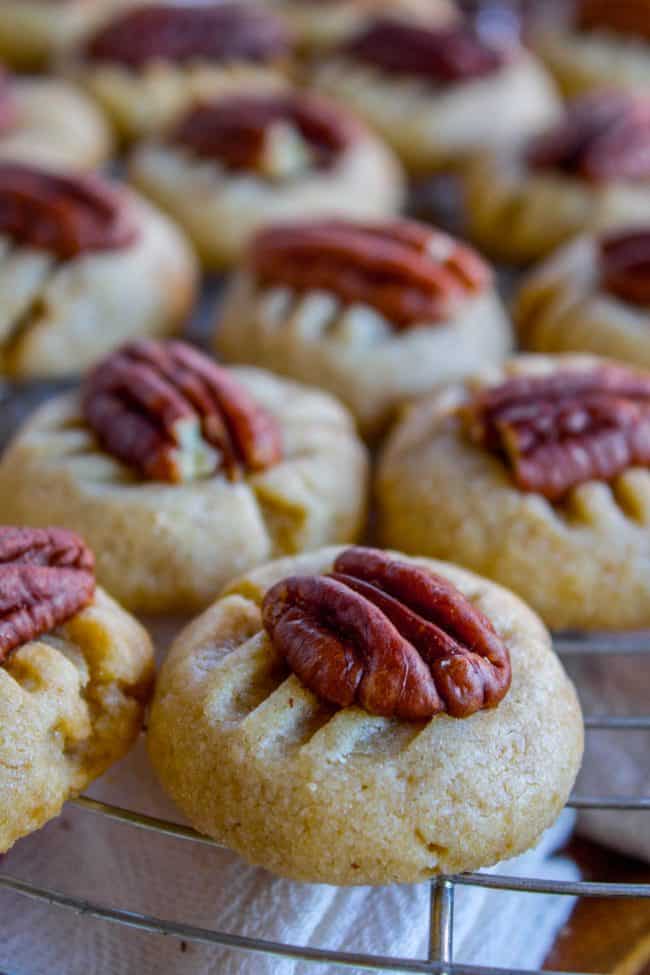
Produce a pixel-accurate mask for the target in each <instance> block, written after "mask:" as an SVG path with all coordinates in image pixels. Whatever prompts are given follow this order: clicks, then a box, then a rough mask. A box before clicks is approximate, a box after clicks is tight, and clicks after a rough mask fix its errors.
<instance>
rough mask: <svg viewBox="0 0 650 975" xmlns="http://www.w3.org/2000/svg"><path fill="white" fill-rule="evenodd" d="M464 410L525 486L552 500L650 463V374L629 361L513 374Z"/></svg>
mask: <svg viewBox="0 0 650 975" xmlns="http://www.w3.org/2000/svg"><path fill="white" fill-rule="evenodd" d="M463 416H464V419H465V424H466V430H467V433H468V435H469V437H470V439H471V440H472V441H473V442H474V443H476V444H479V445H480V446H482V447H485V448H486V449H488V450H490V451H492V452H494V453H495V454H497V455H498V456H499V457H500V458H501V459H502V460H504V461H505V462H506V464H508V466H509V467H510V469H511V471H512V473H513V476H514V479H515V482H516V484H517V485H518V487H519V488H521V490H522V491H529V492H532V493H535V494H541V495H544V496H545V497H546V498H548V499H549V500H550V501H560V500H561V499H562V498H563V497H564V496H565V495H566V494H567V492H568V491H570V490H571V489H572V488H574V487H577V486H578V485H580V484H584V483H586V482H587V481H594V480H596V481H610V480H612V479H613V478H614V477H617V476H618V475H619V474H622V473H623V472H624V471H626V470H627V469H628V468H629V467H632V466H643V467H647V466H648V465H650V374H646V373H637V372H634V371H633V370H631V369H627V368H625V367H624V366H615V365H605V366H598V367H595V368H592V369H586V370H583V371H579V372H578V371H567V370H559V371H558V372H556V373H553V374H552V375H550V376H542V377H539V376H521V377H518V378H515V379H511V380H508V381H506V382H505V383H503V384H502V385H500V386H495V387H492V388H489V389H487V390H486V391H484V392H481V393H479V394H478V395H477V396H476V397H474V399H473V400H472V401H470V403H469V404H468V405H467V406H465V407H464V408H463Z"/></svg>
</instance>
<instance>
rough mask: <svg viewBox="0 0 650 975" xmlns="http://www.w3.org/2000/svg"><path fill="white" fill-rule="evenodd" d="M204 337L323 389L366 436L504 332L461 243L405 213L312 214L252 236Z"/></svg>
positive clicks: (227, 353) (493, 345) (498, 352)
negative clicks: (344, 217)
mask: <svg viewBox="0 0 650 975" xmlns="http://www.w3.org/2000/svg"><path fill="white" fill-rule="evenodd" d="M215 346H216V348H217V350H218V352H219V354H220V355H221V356H222V357H223V358H225V359H226V360H227V361H230V362H251V363H255V364H256V365H260V366H265V367H267V368H269V369H273V370H274V371H275V372H279V373H283V374H285V375H287V376H291V377H293V378H295V379H300V380H301V381H303V382H309V383H314V385H318V386H322V387H323V388H324V389H328V390H329V391H330V392H332V393H335V394H336V395H337V396H339V397H340V398H341V399H342V400H343V402H344V403H346V404H347V405H348V406H349V407H350V409H351V410H352V412H353V414H354V415H355V417H356V418H357V420H358V422H359V424H360V426H361V429H362V431H363V432H364V433H365V434H367V435H368V436H369V437H374V436H376V435H377V434H378V433H380V432H381V431H382V430H383V428H384V427H385V426H386V424H387V423H388V422H389V420H390V419H391V416H392V414H393V412H394V410H395V408H396V407H397V406H398V405H399V404H400V403H402V402H403V401H404V400H406V399H409V398H411V397H413V396H417V395H418V394H421V393H423V392H427V391H429V390H430V389H432V388H433V387H434V386H435V385H436V384H438V383H440V382H442V381H444V380H448V379H450V378H456V377H458V376H461V375H465V374H467V373H468V372H471V371H473V370H475V369H478V368H479V367H480V365H481V364H482V363H486V362H487V363H490V362H494V363H496V362H500V361H501V360H502V359H503V358H504V357H505V356H506V355H507V354H508V352H509V350H510V347H511V332H510V325H509V322H508V319H507V317H506V315H505V312H504V310H503V308H502V306H501V302H500V300H499V298H498V296H497V294H496V291H495V289H494V285H493V281H492V274H491V271H490V269H489V268H488V267H487V265H486V264H484V262H483V261H482V260H481V258H480V257H479V256H478V254H476V253H475V252H474V251H472V250H471V249H470V248H468V247H465V246H463V245H462V244H460V243H459V242H458V241H456V240H454V239H453V238H451V237H448V236H447V235H446V234H443V233H440V232H439V231H437V230H434V229H432V228H430V227H426V226H424V225H423V224H419V223H415V222H413V221H407V220H393V221H386V222H385V223H376V224H362V223H354V222H345V221H340V220H329V221H325V220H323V221H319V222H312V223H310V224H285V225H281V224H279V225H275V226H271V227H269V228H267V229H265V230H262V231H261V232H260V233H259V234H258V236H257V237H256V238H255V240H254V241H253V243H252V245H251V247H250V249H249V252H248V256H247V259H246V261H245V263H244V266H243V268H242V270H241V271H240V272H239V274H238V275H237V277H236V278H235V280H234V281H233V283H232V285H231V287H230V290H229V292H228V293H227V294H226V298H225V302H224V304H223V306H222V310H221V313H220V320H219V322H218V324H217V328H216V332H215Z"/></svg>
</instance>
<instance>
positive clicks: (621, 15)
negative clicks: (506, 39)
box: [533, 0, 650, 95]
mask: <svg viewBox="0 0 650 975" xmlns="http://www.w3.org/2000/svg"><path fill="white" fill-rule="evenodd" d="M533 43H534V46H535V47H536V49H537V50H538V52H539V53H540V55H541V56H542V58H543V59H544V61H545V62H546V64H547V65H548V67H549V69H550V70H551V71H552V73H553V74H554V76H555V77H556V79H557V81H558V83H559V85H560V86H561V88H562V90H563V92H564V93H565V94H566V95H577V94H581V93H582V92H587V91H593V90H594V89H601V88H612V87H615V88H625V89H628V90H631V91H636V92H639V93H645V94H648V91H649V90H650V2H648V0H571V2H570V4H569V16H568V17H567V18H565V19H564V22H560V23H559V24H556V25H553V26H550V27H549V28H548V29H546V30H543V31H541V32H540V33H538V34H537V35H536V37H534V39H533Z"/></svg>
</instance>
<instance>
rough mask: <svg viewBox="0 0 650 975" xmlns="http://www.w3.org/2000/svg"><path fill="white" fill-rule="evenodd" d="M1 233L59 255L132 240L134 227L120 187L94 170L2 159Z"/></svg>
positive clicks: (113, 247)
mask: <svg viewBox="0 0 650 975" xmlns="http://www.w3.org/2000/svg"><path fill="white" fill-rule="evenodd" d="M0 234H6V235H7V236H8V237H11V239H12V240H14V241H15V242H16V243H17V244H23V245H25V246H27V247H35V248H37V249H39V250H46V251H49V252H50V253H52V254H55V255H56V256H57V257H59V258H61V259H62V260H67V259H68V258H72V257H76V256H77V255H79V254H83V253H85V252H86V251H105V250H117V249H119V248H123V247H127V246H129V245H130V244H132V243H133V242H134V241H135V240H136V239H137V236H138V229H137V226H136V224H135V222H134V221H133V220H132V218H131V214H130V212H129V208H128V206H127V203H126V200H125V198H124V197H123V196H122V195H121V193H120V191H119V190H116V189H113V188H112V187H111V186H110V185H109V184H108V183H106V182H104V180H101V179H100V178H99V177H96V176H63V175H60V174H58V173H52V172H48V171H46V170H43V169H39V168H37V167H35V166H27V165H23V164H22V163H12V162H3V163H0Z"/></svg>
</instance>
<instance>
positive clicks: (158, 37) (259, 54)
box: [84, 2, 289, 71]
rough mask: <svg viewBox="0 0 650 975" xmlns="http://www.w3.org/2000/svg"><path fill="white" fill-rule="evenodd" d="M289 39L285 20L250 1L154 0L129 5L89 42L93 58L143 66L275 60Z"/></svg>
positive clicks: (86, 49) (88, 50)
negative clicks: (187, 0) (171, 0)
mask: <svg viewBox="0 0 650 975" xmlns="http://www.w3.org/2000/svg"><path fill="white" fill-rule="evenodd" d="M288 49H289V39H288V35H287V32H286V30H285V28H284V24H283V22H282V20H281V19H280V18H278V17H276V16H275V15H273V14H272V13H270V12H268V11H265V10H263V9H261V8H257V7H254V6H252V5H250V4H247V3H243V4H242V3H231V2H215V3H208V4H206V3H188V4H183V5H182V6H181V5H179V4H174V3H151V4H146V5H145V6H143V7H136V8H135V9H131V10H127V11H125V12H124V13H122V14H119V15H117V16H116V17H115V18H114V19H113V20H112V21H109V23H108V24H106V25H104V26H103V27H101V28H100V29H99V30H98V31H97V33H95V34H94V35H93V36H92V37H91V38H90V39H89V40H88V42H87V43H86V45H85V47H84V56H85V58H86V60H88V61H91V62H99V63H101V62H105V63H108V64H119V65H122V66H123V67H125V68H128V69H130V70H134V71H137V70H140V69H142V68H144V67H145V66H146V65H147V64H149V63H151V62H154V61H169V62H173V63H176V64H189V63H191V62H193V61H200V60H201V61H212V62H218V63H221V62H224V63H227V62H233V61H249V62H260V63H264V62H271V61H276V60H278V59H280V58H282V57H284V56H285V55H286V54H287V52H288Z"/></svg>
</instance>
